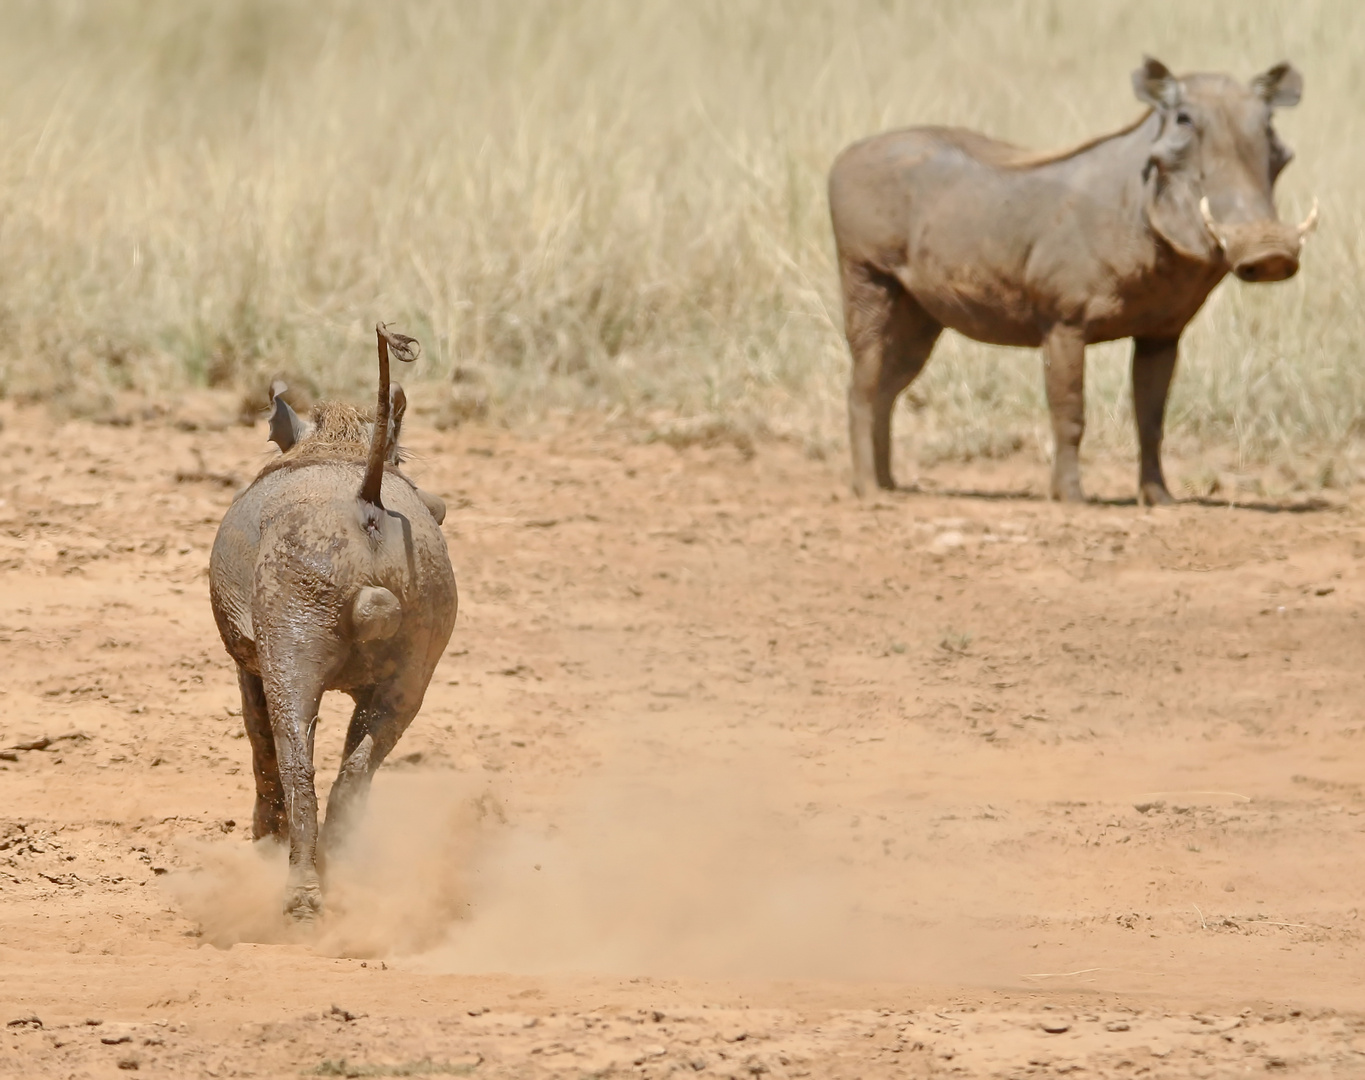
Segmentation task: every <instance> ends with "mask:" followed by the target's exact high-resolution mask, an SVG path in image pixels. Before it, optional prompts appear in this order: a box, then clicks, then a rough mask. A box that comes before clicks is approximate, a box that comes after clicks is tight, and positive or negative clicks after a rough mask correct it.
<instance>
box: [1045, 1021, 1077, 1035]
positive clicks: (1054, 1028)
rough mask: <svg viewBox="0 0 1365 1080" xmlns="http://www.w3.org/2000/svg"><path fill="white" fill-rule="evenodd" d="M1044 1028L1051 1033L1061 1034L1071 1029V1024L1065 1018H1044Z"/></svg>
mask: <svg viewBox="0 0 1365 1080" xmlns="http://www.w3.org/2000/svg"><path fill="white" fill-rule="evenodd" d="M1043 1030H1044V1031H1046V1032H1047V1033H1048V1034H1049V1035H1060V1034H1062V1033H1063V1032H1064V1031H1070V1030H1071V1025H1070V1024H1068V1023H1067V1022H1066V1021H1065V1020H1044V1021H1043Z"/></svg>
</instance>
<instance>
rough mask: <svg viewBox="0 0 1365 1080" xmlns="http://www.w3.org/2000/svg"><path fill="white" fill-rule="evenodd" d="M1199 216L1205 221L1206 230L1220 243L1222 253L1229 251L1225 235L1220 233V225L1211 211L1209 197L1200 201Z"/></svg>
mask: <svg viewBox="0 0 1365 1080" xmlns="http://www.w3.org/2000/svg"><path fill="white" fill-rule="evenodd" d="M1199 216H1200V217H1202V218H1203V219H1204V228H1206V229H1208V230H1209V235H1210V236H1212V237H1213V238H1214V239H1215V240H1217V241H1218V247H1219V248H1220V249H1221V250H1222V251H1227V249H1228V242H1227V241H1226V240H1224V239H1223V234H1222V233H1220V232H1219V231H1218V223H1217V222H1216V221H1214V220H1213V211H1212V210H1210V209H1209V197H1208V196H1207V195H1205V196H1204V197H1203V198H1202V199H1200V200H1199Z"/></svg>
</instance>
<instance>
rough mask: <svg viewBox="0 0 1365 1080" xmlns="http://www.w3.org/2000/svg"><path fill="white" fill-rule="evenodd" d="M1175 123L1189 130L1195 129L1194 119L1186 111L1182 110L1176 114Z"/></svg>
mask: <svg viewBox="0 0 1365 1080" xmlns="http://www.w3.org/2000/svg"><path fill="white" fill-rule="evenodd" d="M1175 122H1176V123H1177V124H1179V125H1180V126H1181V127H1188V128H1192V127H1194V117H1193V116H1191V115H1190V114H1189V113H1187V112H1186V111H1185V110H1184V109H1181V110H1180V111H1179V112H1177V113H1176V114H1175Z"/></svg>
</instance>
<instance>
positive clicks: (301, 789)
mask: <svg viewBox="0 0 1365 1080" xmlns="http://www.w3.org/2000/svg"><path fill="white" fill-rule="evenodd" d="M376 338H377V347H378V354H379V394H378V404H377V407H376V410H375V417H374V420H373V421H370V419H369V418H368V417H366V416H365V415H363V414H362V413H361V412H360V411H359V410H357V409H355V408H353V407H351V406H347V405H341V404H337V403H334V402H320V403H318V405H317V406H316V407H315V408H314V410H313V415H312V423H311V425H305V424H304V423H303V422H302V421H300V419H299V418H298V417H297V416H296V415H294V413H293V410H292V409H290V408H289V405H288V403H287V402H286V401H285V400H284V398H283V396H282V390H281V389H280V388H274V389H275V392H274V393H273V394H272V409H271V420H270V437H271V439H272V440H273V441H275V442H276V443H277V445H279V447H280V450H281V451H282V453H281V456H280V457H279V458H277V459H276V460H275V461H273V462H271V463H270V464H268V465H267V466H266V467H265V468H264V469H262V470H261V472H260V474H259V475H258V476H257V477H256V479H255V480H254V481H253V482H252V484H251V486H250V487H248V488H247V489H246V490H245V491H244V492H242V494H241V495H239V496H238V497H237V499H236V500H235V501H234V502H233V504H232V506H231V507H230V508H229V509H228V512H227V514H226V515H225V516H224V518H223V521H222V524H221V525H220V526H219V529H218V535H217V537H216V539H215V540H214V544H213V553H212V555H211V557H210V563H209V595H210V599H211V602H212V604H213V615H214V619H215V620H216V621H217V623H218V630H219V633H220V634H221V635H222V638H223V644H224V645H225V646H226V647H227V651H228V653H229V654H230V655H231V656H232V658H233V660H235V661H236V662H237V680H238V684H239V686H240V688H241V693H242V718H243V720H244V721H245V724H246V731H247V735H248V737H249V738H250V741H251V753H252V762H253V766H254V769H255V774H256V807H255V812H254V814H253V817H252V836H253V838H254V839H257V840H259V839H262V838H264V837H272V838H275V839H278V840H281V841H286V840H287V842H288V844H289V885H288V892H287V899H286V903H285V911H286V913H287V914H288V915H289V916H290V917H292V918H293V919H295V920H298V921H301V922H306V921H310V920H312V919H314V918H316V917H317V916H318V915H319V914H320V913H321V911H322V907H323V890H322V879H321V877H320V875H319V862H320V860H319V851H318V849H319V846H322V847H323V848H324V849H325V848H327V847H330V846H332V845H335V844H336V842H337V841H338V840H339V839H340V837H341V836H342V834H343V833H344V831H345V828H346V826H347V825H348V824H349V823H350V822H351V821H352V820H353V819H354V817H355V815H356V813H357V812H358V810H359V809H360V805H361V803H362V802H363V800H364V797H365V794H366V792H367V791H368V790H369V785H370V780H371V777H372V776H373V775H374V771H375V770H376V769H377V768H379V766H380V764H381V763H382V762H383V761H384V759H385V758H386V757H388V755H389V753H390V751H392V750H393V748H394V745H395V744H396V743H397V742H398V739H399V737H400V736H401V735H402V734H403V732H404V731H405V730H406V729H407V726H408V725H409V724H410V723H412V720H413V717H415V716H416V715H417V711H418V709H419V708H421V705H422V698H423V696H424V695H425V693H426V688H427V683H428V682H429V681H430V679H431V673H432V671H433V670H435V667H436V663H437V661H438V660H440V658H441V653H442V652H444V650H445V647H446V642H447V641H449V639H450V634H451V630H452V629H453V628H454V625H455V608H456V591H455V575H454V572H453V571H452V569H451V566H450V556H449V554H448V553H447V551H446V543H445V538H444V537H443V536H442V535H441V530H440V519H441V518H442V517H443V516H444V504H442V503H441V501H440V500H439V499H437V498H436V497H435V496H431V495H428V494H426V493H425V492H422V491H419V490H418V488H417V486H416V485H415V484H413V483H412V481H410V480H409V479H408V478H407V477H406V476H404V475H403V473H402V472H401V470H400V469H399V464H400V462H401V460H402V455H401V453H400V451H399V447H398V435H399V430H400V427H401V425H402V421H403V413H404V410H405V409H406V406H407V399H406V397H405V395H404V394H403V390H402V388H401V387H400V386H399V385H398V384H397V383H393V384H392V385H391V384H390V382H389V356H390V354H392V355H395V356H397V357H398V359H400V360H403V361H406V362H411V361H413V360H415V359H416V358H417V354H418V347H417V342H416V341H414V340H413V339H412V338H409V337H405V336H403V335H401V334H395V333H393V332H392V331H390V330H388V329H387V328H385V327H384V326H383V325H380V326H378V327H377V328H376ZM327 690H341V691H344V692H345V693H347V694H349V695H350V696H351V697H352V698H353V699H354V701H355V712H354V714H353V716H352V718H351V724H350V727H349V729H348V731H347V733H346V742H345V748H344V750H343V752H342V763H341V769H340V771H339V773H338V774H337V778H336V781H335V783H334V784H333V786H332V793H331V797H330V799H329V801H328V811H327V821H326V824H325V825H324V826H323V828H322V830H321V834H320V833H319V827H318V800H317V792H316V790H315V789H314V786H313V738H314V732H315V729H316V726H317V716H318V705H319V702H320V701H321V698H322V695H323V693H324V692H325V691H327Z"/></svg>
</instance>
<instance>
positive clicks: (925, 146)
mask: <svg viewBox="0 0 1365 1080" xmlns="http://www.w3.org/2000/svg"><path fill="white" fill-rule="evenodd" d="M1302 86H1303V79H1302V77H1301V76H1300V75H1299V73H1298V71H1296V70H1295V69H1294V68H1293V67H1291V66H1290V65H1289V64H1277V65H1275V66H1274V67H1272V68H1271V69H1270V70H1269V71H1266V72H1264V73H1263V74H1261V75H1258V76H1256V77H1255V78H1254V79H1252V80H1251V82H1250V84H1249V85H1245V86H1244V85H1242V84H1241V83H1238V82H1236V81H1234V80H1233V79H1231V78H1229V77H1228V76H1226V75H1211V74H1196V75H1186V76H1183V77H1180V78H1177V77H1176V76H1174V75H1172V74H1171V72H1170V71H1168V70H1167V69H1166V67H1165V66H1164V65H1163V64H1161V63H1159V62H1158V61H1156V60H1152V59H1147V60H1146V61H1145V62H1144V63H1143V65H1142V67H1140V68H1138V70H1137V71H1135V72H1134V73H1133V88H1134V89H1135V91H1136V92H1137V96H1138V98H1139V100H1141V101H1143V102H1145V103H1146V104H1147V105H1149V106H1150V109H1149V111H1148V112H1146V113H1144V114H1143V116H1141V117H1140V118H1139V119H1138V120H1137V121H1136V122H1135V123H1133V124H1131V125H1129V126H1128V127H1126V128H1124V129H1123V130H1122V131H1118V132H1115V133H1114V134H1112V135H1104V136H1101V137H1100V138H1097V139H1094V140H1092V141H1090V142H1087V143H1085V144H1084V145H1082V146H1079V147H1076V148H1075V149H1072V150H1066V151H1063V152H1061V153H1052V154H1032V153H1027V152H1025V151H1023V150H1020V149H1018V148H1016V147H1013V146H1010V145H1008V144H1006V143H1002V142H997V141H995V140H994V139H989V138H986V137H985V136H983V135H978V134H975V133H973V132H970V131H963V130H960V129H956V128H939V127H924V128H909V129H906V130H904V131H894V132H889V133H887V134H883V135H877V136H874V137H872V138H870V139H867V140H865V141H863V142H859V143H855V144H854V145H852V146H850V147H849V148H848V149H846V150H845V151H844V152H843V153H842V154H840V155H839V158H838V160H837V161H835V163H834V167H833V169H832V170H831V172H830V178H829V201H830V211H831V216H832V218H833V222H834V238H835V243H836V246H837V248H838V254H839V273H840V278H841V282H842V286H843V297H844V328H845V332H846V333H847V335H848V343H849V349H850V351H851V352H852V354H853V374H852V379H851V382H850V385H849V392H848V419H849V437H850V440H851V442H852V451H853V486H854V489H855V490H856V491H857V492H858V493H859V494H862V493H863V492H865V491H867V490H868V489H869V488H871V487H872V486H873V485H874V484H875V485H877V486H879V487H882V488H888V489H891V488H894V487H895V483H894V481H893V480H892V478H891V412H892V407H893V406H894V405H895V401H896V397H897V395H899V394H900V392H901V391H902V390H904V389H905V388H906V387H907V386H909V385H910V383H911V381H912V380H913V379H914V378H915V376H916V375H918V374H919V372H920V369H921V368H922V367H923V366H924V362H925V360H927V359H928V357H929V352H930V350H931V349H932V348H933V346H934V342H935V341H936V340H937V339H938V336H939V334H940V332H941V331H942V330H943V328H944V327H945V326H946V327H950V328H952V329H954V330H956V331H958V332H959V333H961V334H965V335H966V336H967V337H970V338H974V339H975V340H977V341H984V342H990V343H992V344H996V345H1026V346H1042V349H1043V366H1044V371H1045V381H1046V387H1047V399H1048V408H1049V410H1050V411H1051V414H1052V431H1053V437H1054V439H1055V444H1056V451H1055V456H1054V459H1053V465H1052V488H1051V492H1052V497H1053V498H1054V499H1065V500H1068V501H1074V500H1079V499H1081V498H1083V495H1082V493H1081V481H1080V467H1079V448H1080V442H1081V435H1082V433H1083V432H1084V430H1085V401H1084V385H1085V347H1086V346H1087V345H1089V344H1090V343H1092V342H1097V341H1113V340H1115V339H1117V338H1125V337H1131V338H1132V339H1133V412H1134V414H1135V417H1136V421H1137V432H1138V443H1139V446H1140V449H1141V455H1140V456H1141V462H1140V465H1139V470H1138V497H1139V499H1140V500H1141V501H1143V502H1145V503H1167V502H1170V501H1171V495H1170V492H1169V491H1168V490H1167V488H1166V480H1165V477H1164V476H1163V474H1162V469H1161V436H1162V423H1163V419H1164V414H1165V409H1166V394H1167V391H1168V390H1169V388H1170V383H1171V376H1172V374H1173V373H1174V371H1175V360H1176V348H1177V344H1178V342H1179V340H1180V334H1181V331H1182V330H1184V328H1185V326H1186V324H1187V323H1188V322H1189V321H1190V319H1191V318H1193V317H1194V314H1195V312H1197V311H1198V310H1199V307H1200V305H1202V304H1203V302H1204V300H1205V298H1206V297H1207V296H1208V295H1209V293H1210V292H1211V291H1212V289H1213V287H1214V286H1215V285H1217V284H1218V282H1219V281H1221V280H1222V278H1223V276H1224V275H1225V274H1227V273H1228V271H1229V270H1231V271H1232V272H1233V273H1235V274H1236V275H1237V276H1238V277H1239V278H1241V279H1242V280H1243V281H1283V280H1284V279H1285V278H1288V277H1291V276H1292V275H1293V274H1294V273H1295V272H1296V271H1297V270H1298V267H1299V253H1300V251H1301V249H1302V247H1303V241H1304V237H1305V235H1306V234H1307V233H1308V231H1309V229H1310V228H1311V227H1312V226H1313V224H1314V222H1315V221H1316V217H1317V205H1316V203H1315V204H1314V207H1313V211H1312V212H1311V213H1310V214H1309V215H1308V218H1307V220H1305V221H1304V223H1303V224H1302V225H1299V226H1293V225H1285V224H1282V223H1281V222H1280V221H1279V220H1278V218H1277V216H1276V213H1275V203H1274V199H1273V188H1274V184H1275V179H1276V177H1278V176H1279V174H1280V171H1281V170H1282V169H1283V168H1284V167H1285V165H1287V164H1288V163H1289V160H1290V158H1291V156H1292V154H1291V152H1290V151H1289V149H1288V147H1286V146H1285V145H1284V143H1282V142H1281V141H1280V139H1279V137H1278V136H1277V135H1276V133H1275V129H1274V128H1273V127H1272V126H1271V112H1272V110H1273V109H1275V108H1277V107H1281V106H1289V105H1294V104H1297V102H1298V100H1299V96H1300V93H1301V90H1302Z"/></svg>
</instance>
